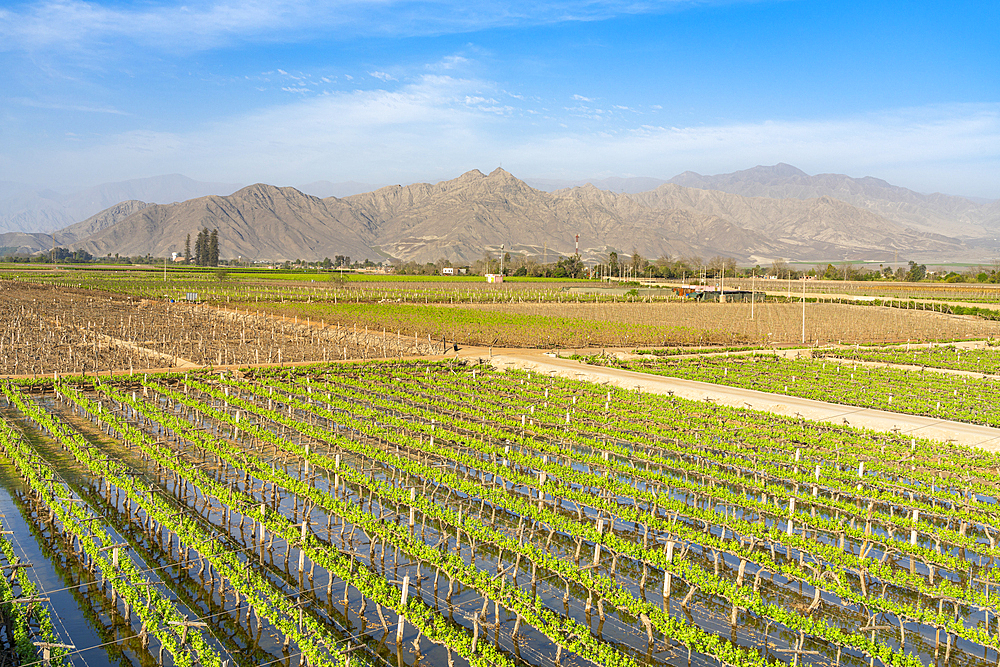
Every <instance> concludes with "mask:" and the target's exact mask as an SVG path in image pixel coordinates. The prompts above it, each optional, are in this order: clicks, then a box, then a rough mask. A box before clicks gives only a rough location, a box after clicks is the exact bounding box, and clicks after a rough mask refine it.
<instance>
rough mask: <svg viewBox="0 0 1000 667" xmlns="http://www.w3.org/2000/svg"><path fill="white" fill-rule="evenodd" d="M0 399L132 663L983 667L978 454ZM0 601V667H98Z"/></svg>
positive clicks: (339, 396)
mask: <svg viewBox="0 0 1000 667" xmlns="http://www.w3.org/2000/svg"><path fill="white" fill-rule="evenodd" d="M730 361H732V360H730ZM0 390H2V393H3V395H4V399H3V400H2V401H0V406H2V416H3V419H2V421H0V450H2V452H3V455H4V457H5V458H6V459H7V460H8V461H9V462H10V463H9V466H8V468H9V474H10V476H11V477H12V478H15V479H16V482H12V484H14V485H15V486H16V488H15V490H14V491H13V493H14V496H15V497H16V500H17V503H18V508H19V510H20V511H21V512H22V513H27V514H28V515H29V516H31V517H34V518H33V520H32V522H33V523H37V524H38V525H39V526H40V527H41V528H42V529H43V530H44V531H45V536H46V539H48V540H49V541H50V542H51V544H52V545H53V546H52V548H53V549H56V550H58V553H59V554H60V556H59V558H60V559H62V560H64V561H65V562H67V563H73V564H75V565H76V566H77V570H78V571H80V572H82V573H90V574H89V577H88V578H87V582H86V584H85V585H82V586H81V588H82V589H83V588H85V596H84V598H83V602H81V604H86V605H90V606H92V607H99V608H101V609H103V610H104V612H103V616H104V617H108V618H114V619H115V623H114V628H115V630H114V633H115V636H114V638H113V639H111V640H109V644H113V645H114V646H115V647H117V649H118V650H121V651H122V652H123V653H124V655H125V656H126V657H127V658H128V659H130V660H134V661H136V662H139V663H141V664H167V665H195V664H201V665H206V666H213V665H217V666H219V667H221V666H222V665H226V664H229V665H248V666H249V665H265V664H272V663H274V664H284V665H287V666H289V667H290V666H292V665H310V666H319V665H349V664H350V665H359V664H371V665H382V664H386V663H389V664H396V665H397V666H401V665H404V664H405V665H413V666H414V667H415V666H416V665H421V664H428V665H449V667H450V666H453V665H458V666H459V667H462V666H464V665H473V666H476V667H480V666H481V667H487V666H491V667H493V666H498V665H499V666H503V665H510V666H514V665H517V666H521V665H524V666H527V665H536V666H542V665H544V666H546V667H548V666H549V665H552V664H558V665H590V664H594V665H607V666H613V667H629V666H633V665H636V666H638V665H677V666H681V665H719V664H722V665H732V666H734V667H743V666H754V667H756V666H763V665H785V664H788V665H838V666H839V665H844V666H852V665H856V666H858V667H861V666H863V665H903V666H906V665H912V666H914V667H916V666H917V665H931V664H937V665H961V666H963V667H964V666H966V665H968V666H978V665H983V666H986V665H989V666H990V667H992V666H993V665H996V664H998V662H1000V616H998V614H1000V603H998V596H1000V573H998V572H997V567H996V562H997V561H996V559H997V558H998V557H1000V550H998V547H997V542H996V540H997V529H996V528H995V526H996V525H997V520H998V517H997V511H998V510H997V504H996V494H997V472H998V470H1000V458H998V457H997V456H996V455H993V454H988V453H985V452H981V451H976V450H970V449H964V448H961V447H957V446H953V445H946V444H943V443H935V442H931V441H923V440H919V439H917V440H911V439H909V438H902V437H898V436H895V435H893V434H880V433H872V432H863V431H857V430H852V429H850V428H848V427H844V426H831V425H818V424H811V423H805V422H800V421H798V420H788V419H783V418H778V417H774V416H772V415H767V414H764V413H754V412H750V411H746V410H734V409H728V408H722V407H718V406H713V405H711V404H706V403H703V402H702V403H693V402H687V401H683V400H680V399H676V398H672V397H665V396H664V397H660V396H651V395H645V394H639V393H637V392H634V391H625V390H620V389H609V388H606V387H601V386H596V385H593V384H587V383H582V382H577V381H572V380H563V379H556V378H551V377H546V376H539V375H536V374H530V373H525V372H520V371H505V372H500V371H496V370H494V369H492V368H491V367H488V366H479V365H473V364H466V363H462V362H449V363H430V362H421V361H397V362H364V363H360V362H359V363H348V364H339V365H316V366H312V367H299V368H269V369H257V370H244V371H243V372H242V373H234V372H222V373H219V372H207V371H193V372H189V373H173V374H160V375H154V374H149V375H146V374H134V375H131V376H125V377H116V378H114V379H110V378H96V379H95V378H93V377H88V378H79V377H78V378H73V379H64V380H59V381H53V380H52V379H51V378H49V379H46V380H37V381H22V382H20V383H13V382H12V383H6V384H3V385H0ZM900 462H902V464H900ZM0 551H2V553H3V556H2V558H0V560H2V561H3V562H5V563H6V564H7V565H8V566H16V565H17V563H18V555H17V554H16V553H13V551H12V550H11V548H10V545H7V546H5V545H4V543H3V542H2V541H0ZM5 571H7V570H5ZM23 571H24V570H23V569H20V570H19V569H18V568H16V567H13V573H14V574H18V577H20V573H21V572H23ZM0 581H2V580H0ZM10 582H11V583H10V585H9V586H6V587H4V586H3V585H0V609H3V610H5V618H7V619H11V620H10V622H9V623H8V625H7V626H6V627H7V629H6V633H7V634H6V636H5V638H6V641H7V642H8V645H14V646H17V647H18V651H22V653H19V655H20V656H21V657H20V658H18V659H17V660H11V663H18V664H24V663H26V662H30V661H31V660H32V659H37V657H38V656H39V654H40V649H39V648H38V647H39V646H49V647H50V648H49V649H47V650H49V651H51V656H50V657H51V659H52V661H53V664H59V663H69V662H73V663H74V664H75V663H76V661H77V660H78V659H79V658H80V657H81V656H85V658H86V660H88V661H90V660H92V659H96V654H95V650H94V649H92V647H85V646H79V645H77V644H75V643H74V642H73V641H71V640H72V638H71V637H65V636H60V635H59V633H58V631H57V629H56V628H54V627H53V625H52V624H51V623H48V624H47V623H46V622H45V619H46V614H47V613H48V612H47V607H46V606H45V605H44V604H41V603H40V602H39V603H36V604H29V605H25V606H23V607H22V606H20V604H19V601H21V602H23V600H24V599H26V598H27V599H29V600H30V599H35V598H36V597H38V596H41V595H42V594H44V593H45V591H44V590H42V591H34V590H32V589H31V588H30V585H31V582H30V581H28V580H25V579H23V578H11V579H10ZM38 599H39V600H40V599H41V598H40V597H38ZM22 609H23V610H24V613H23V614H22V616H21V617H20V618H21V619H22V621H23V622H21V624H20V625H18V622H19V621H18V620H17V619H18V618H19V617H18V615H17V614H13V611H18V612H20V610H22ZM18 628H20V629H18ZM88 649H89V653H88ZM81 664H83V663H81ZM91 664H92V663H91Z"/></svg>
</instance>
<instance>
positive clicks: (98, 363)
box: [0, 281, 442, 375]
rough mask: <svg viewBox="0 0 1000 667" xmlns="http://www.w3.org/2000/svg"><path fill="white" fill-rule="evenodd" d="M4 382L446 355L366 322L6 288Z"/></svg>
mask: <svg viewBox="0 0 1000 667" xmlns="http://www.w3.org/2000/svg"><path fill="white" fill-rule="evenodd" d="M0 297H2V299H3V303H4V308H3V309H0V375H32V374H51V373H53V372H61V373H71V374H83V373H90V374H94V373H100V372H102V371H105V372H106V371H109V370H123V369H124V370H129V369H134V370H138V369H147V368H160V369H162V368H177V367H192V366H210V365H216V366H225V365H237V364H244V365H245V364H280V363H289V362H302V361H327V360H333V359H360V358H372V357H375V358H381V357H395V356H399V355H401V354H407V355H412V354H428V353H434V352H438V353H440V352H441V351H442V343H441V341H440V340H434V341H431V340H429V339H428V338H427V337H426V335H424V336H422V337H416V336H415V332H414V331H412V330H410V331H407V332H405V334H404V332H403V331H401V330H400V329H398V328H394V329H392V330H391V331H387V330H386V329H385V328H384V327H380V328H379V329H378V330H377V331H376V330H375V329H372V330H371V331H369V330H368V329H367V328H366V326H365V325H364V324H362V325H361V327H360V328H359V327H358V326H357V325H356V324H353V325H351V326H346V325H345V326H336V325H334V326H314V325H313V324H314V323H311V322H310V321H309V320H308V319H307V318H305V317H304V318H302V320H301V321H300V320H299V319H298V318H297V317H295V316H293V317H289V318H284V319H283V318H276V317H270V316H268V315H266V314H264V313H261V312H260V311H259V310H252V309H250V308H247V307H242V308H241V307H235V306H234V307H232V308H230V309H218V308H213V307H209V306H200V305H195V304H188V303H166V302H162V301H146V300H138V299H132V298H127V297H126V298H123V297H119V296H115V295H108V294H104V293H101V292H93V291H89V290H63V289H58V290H57V289H52V288H46V287H38V286H28V287H27V288H25V286H22V285H18V284H16V283H11V282H8V281H3V282H0Z"/></svg>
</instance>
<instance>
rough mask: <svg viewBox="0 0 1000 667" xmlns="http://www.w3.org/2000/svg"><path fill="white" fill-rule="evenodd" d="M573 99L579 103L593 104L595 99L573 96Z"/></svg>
mask: <svg viewBox="0 0 1000 667" xmlns="http://www.w3.org/2000/svg"><path fill="white" fill-rule="evenodd" d="M573 99H574V100H577V101H579V102H593V101H594V100H596V99H597V98H596V97H584V96H583V95H574V96H573Z"/></svg>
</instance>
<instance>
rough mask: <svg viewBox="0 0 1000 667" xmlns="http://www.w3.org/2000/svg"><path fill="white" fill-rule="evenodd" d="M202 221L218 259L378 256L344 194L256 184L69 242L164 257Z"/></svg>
mask: <svg viewBox="0 0 1000 667" xmlns="http://www.w3.org/2000/svg"><path fill="white" fill-rule="evenodd" d="M205 227H207V228H209V229H218V230H219V255H220V256H221V257H224V258H236V257H243V258H244V259H250V260H270V259H282V260H284V259H309V260H314V259H322V258H324V257H333V256H334V255H337V254H346V255H350V256H352V257H372V258H376V257H378V255H377V253H375V252H373V251H372V250H371V248H370V239H371V238H372V236H373V230H372V229H371V227H370V225H369V221H368V220H366V219H364V218H363V217H361V216H359V215H357V214H356V212H355V211H354V210H353V209H352V208H351V207H350V206H348V205H347V204H345V203H344V202H343V200H340V199H336V198H333V197H331V198H330V199H319V198H317V197H312V196H309V195H306V194H303V193H301V192H299V191H298V190H296V189H295V188H279V187H275V186H273V185H263V184H259V183H258V184H256V185H251V186H248V187H245V188H243V189H242V190H239V191H237V192H234V193H233V194H232V195H229V196H226V197H221V196H217V195H212V196H209V197H199V198H197V199H191V200H189V201H186V202H181V203H178V204H168V205H153V206H148V207H146V208H143V209H142V210H140V211H138V212H136V213H134V214H132V215H130V216H128V217H126V218H125V219H123V220H121V221H119V222H118V223H116V224H114V225H112V226H111V227H108V228H106V229H104V230H102V231H100V232H98V233H96V234H94V235H93V236H90V237H88V238H86V239H84V240H83V241H81V242H79V243H74V244H72V247H74V248H77V247H79V248H83V249H84V250H87V251H88V252H90V253H92V254H94V255H99V256H100V255H105V254H107V253H109V252H111V253H120V254H122V255H144V254H146V253H152V254H153V255H158V256H164V255H169V254H170V253H171V252H183V251H184V244H185V239H186V238H187V236H188V234H190V235H191V238H192V243H193V242H194V238H195V236H197V233H198V231H199V230H201V229H203V228H205Z"/></svg>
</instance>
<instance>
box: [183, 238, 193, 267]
mask: <svg viewBox="0 0 1000 667" xmlns="http://www.w3.org/2000/svg"><path fill="white" fill-rule="evenodd" d="M184 263H185V264H190V263H191V235H190V234H188V235H187V239H186V240H185V241H184Z"/></svg>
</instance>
